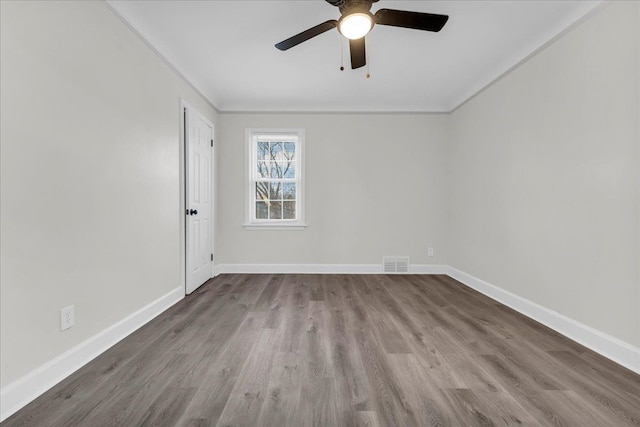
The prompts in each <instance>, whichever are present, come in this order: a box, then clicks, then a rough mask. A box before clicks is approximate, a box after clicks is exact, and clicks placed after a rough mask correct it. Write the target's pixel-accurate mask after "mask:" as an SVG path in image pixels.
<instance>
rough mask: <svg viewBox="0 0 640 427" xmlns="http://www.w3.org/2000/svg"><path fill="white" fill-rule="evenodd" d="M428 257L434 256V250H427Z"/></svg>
mask: <svg viewBox="0 0 640 427" xmlns="http://www.w3.org/2000/svg"><path fill="white" fill-rule="evenodd" d="M427 256H433V248H429V249H427Z"/></svg>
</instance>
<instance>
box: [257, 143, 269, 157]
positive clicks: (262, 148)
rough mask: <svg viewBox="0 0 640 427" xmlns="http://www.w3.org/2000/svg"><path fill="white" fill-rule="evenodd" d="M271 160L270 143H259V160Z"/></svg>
mask: <svg viewBox="0 0 640 427" xmlns="http://www.w3.org/2000/svg"><path fill="white" fill-rule="evenodd" d="M268 158H269V143H268V142H258V160H264V159H268Z"/></svg>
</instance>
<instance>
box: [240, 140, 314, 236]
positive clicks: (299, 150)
mask: <svg viewBox="0 0 640 427" xmlns="http://www.w3.org/2000/svg"><path fill="white" fill-rule="evenodd" d="M258 139H260V140H262V141H264V139H269V140H279V141H287V142H295V143H296V157H295V161H296V177H295V181H294V182H295V183H296V219H295V220H290V219H257V218H256V184H255V183H256V181H257V178H258V172H257V169H256V165H257V163H258V159H257V144H258ZM245 140H246V154H245V157H246V174H245V175H246V195H245V200H246V209H245V222H244V228H245V229H246V230H304V229H305V228H306V226H307V225H306V223H305V216H304V206H305V203H304V196H305V185H304V172H305V165H304V148H305V147H304V145H305V144H304V140H305V135H304V129H246V130H245Z"/></svg>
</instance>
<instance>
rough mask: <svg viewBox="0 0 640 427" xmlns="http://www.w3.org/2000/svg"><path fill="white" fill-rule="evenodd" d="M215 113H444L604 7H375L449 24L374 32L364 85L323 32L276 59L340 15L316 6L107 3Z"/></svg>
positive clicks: (160, 0) (553, 0)
mask: <svg viewBox="0 0 640 427" xmlns="http://www.w3.org/2000/svg"><path fill="white" fill-rule="evenodd" d="M107 1H108V3H109V4H110V5H111V6H112V7H113V8H114V9H115V10H116V12H117V13H118V14H120V15H121V16H122V17H123V18H124V19H125V20H126V21H127V22H128V23H129V24H130V25H131V26H132V27H133V28H134V29H135V30H136V31H137V32H138V33H140V35H141V36H142V37H143V38H144V39H146V40H147V42H148V43H149V44H151V45H152V46H153V47H154V48H155V49H156V50H157V51H158V52H160V54H161V55H162V56H164V58H165V59H166V60H167V61H168V62H169V63H170V64H171V65H172V66H173V67H174V68H175V69H177V70H178V71H179V72H180V73H181V74H182V75H184V76H185V77H186V78H187V80H189V81H190V82H191V84H193V85H194V86H195V87H196V88H197V89H198V90H199V91H200V92H201V93H202V94H203V95H204V96H205V97H206V98H208V99H209V101H210V102H211V103H212V104H213V105H214V106H216V108H218V109H219V110H221V111H403V112H408V111H419V112H448V111H451V110H453V109H454V108H455V107H457V106H458V105H460V104H461V103H463V102H464V101H465V100H467V99H468V98H469V97H471V96H473V95H474V94H475V93H477V92H478V91H479V90H481V89H482V88H483V87H485V86H486V85H487V84H489V83H491V82H492V81H493V80H495V79H496V78H497V77H499V76H500V75H501V74H503V73H504V72H505V71H507V70H509V69H510V68H511V67H513V66H514V65H516V64H517V63H518V62H520V61H521V60H522V59H524V58H526V57H527V56H528V55H530V54H531V53H533V52H534V51H535V50H537V49H538V48H540V47H541V46H543V45H544V44H545V43H547V42H548V41H549V40H551V39H552V38H553V37H555V36H556V35H557V34H559V33H561V32H562V31H563V30H564V29H566V28H567V27H569V26H570V25H571V24H573V23H574V22H576V21H577V20H579V19H580V18H581V17H582V16H584V15H585V14H586V13H588V12H589V11H590V10H592V9H593V8H594V7H595V6H597V5H598V4H599V3H601V1H600V0H597V1H585V0H582V1H577V0H569V1H558V0H536V1H525V0H518V1H516V0H510V1H508V0H498V1H478V0H472V1H453V0H446V1H437V0H429V1H418V0H414V1H400V0H380V1H379V2H378V3H374V5H373V7H372V12H375V11H376V10H378V9H380V8H390V9H401V10H411V11H419V12H430V13H439V14H446V15H449V21H448V23H447V24H446V25H445V27H444V28H443V29H442V31H441V32H439V33H431V32H423V31H416V30H410V29H404V28H396V27H388V26H381V25H378V26H376V27H374V29H373V30H372V32H371V33H370V35H369V40H368V55H369V65H370V73H371V78H370V79H367V78H365V73H366V72H367V71H366V68H361V69H358V70H351V68H350V65H349V53H348V48H345V55H344V57H345V71H342V72H341V71H340V70H339V67H340V56H341V53H340V51H341V48H340V43H341V37H340V36H339V33H338V32H337V30H331V31H329V32H327V33H324V34H322V35H320V36H318V37H316V38H314V39H311V40H309V41H307V42H305V43H303V44H301V45H298V46H296V47H294V48H292V49H290V50H288V51H285V52H281V51H279V50H277V49H276V48H275V47H274V44H275V43H277V42H280V41H282V40H284V39H286V38H288V37H290V36H292V35H294V34H297V33H299V32H301V31H303V30H306V29H307V28H309V27H312V26H314V25H317V24H319V23H321V22H324V21H326V20H329V19H337V18H338V17H339V16H340V14H339V11H338V9H337V8H336V7H334V6H332V5H330V4H329V3H327V2H325V1H323V0H286V1H270V0H252V1H249V0H230V1H223V0H209V1H207V0H195V1H191V0H182V1H172V0H107Z"/></svg>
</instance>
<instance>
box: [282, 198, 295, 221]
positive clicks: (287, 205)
mask: <svg viewBox="0 0 640 427" xmlns="http://www.w3.org/2000/svg"><path fill="white" fill-rule="evenodd" d="M283 205H284V209H283V211H284V212H283V213H284V215H283V219H296V202H284V203H283Z"/></svg>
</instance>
